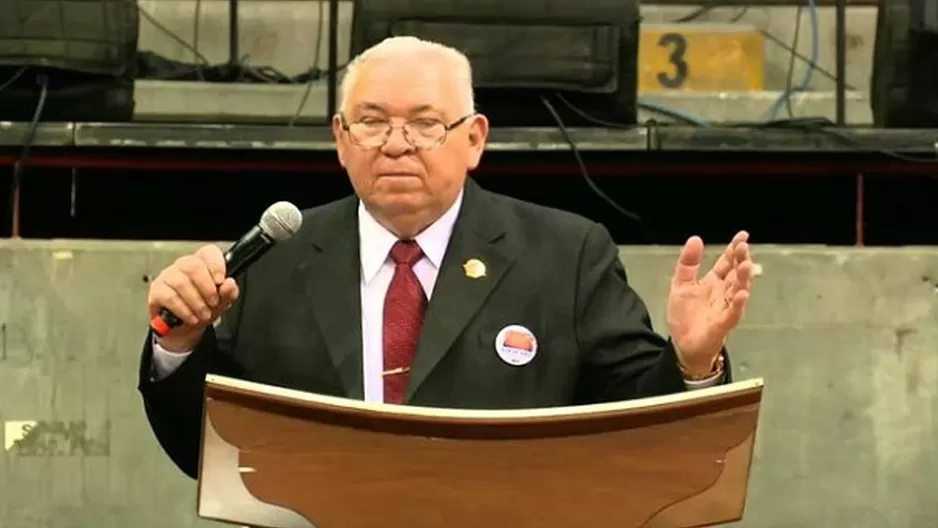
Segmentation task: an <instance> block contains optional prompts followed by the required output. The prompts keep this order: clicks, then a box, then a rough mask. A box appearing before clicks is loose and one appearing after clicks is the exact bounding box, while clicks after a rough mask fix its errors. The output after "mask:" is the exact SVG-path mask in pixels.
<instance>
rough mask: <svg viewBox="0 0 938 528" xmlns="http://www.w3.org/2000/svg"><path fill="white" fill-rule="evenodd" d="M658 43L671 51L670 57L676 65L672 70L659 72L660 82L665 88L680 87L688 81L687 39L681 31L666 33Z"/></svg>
mask: <svg viewBox="0 0 938 528" xmlns="http://www.w3.org/2000/svg"><path fill="white" fill-rule="evenodd" d="M658 45H659V46H661V47H663V48H667V49H668V50H669V51H670V55H668V59H669V61H670V63H671V65H672V66H673V67H674V69H673V71H672V72H669V73H664V72H659V73H658V82H659V83H661V86H664V87H665V88H680V87H681V86H682V85H683V84H684V82H685V81H687V74H688V73H689V69H690V67H689V66H688V65H687V60H686V55H687V39H686V38H684V35H681V34H680V33H665V34H664V35H661V38H659V39H658Z"/></svg>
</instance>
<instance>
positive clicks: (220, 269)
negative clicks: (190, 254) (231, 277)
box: [195, 244, 227, 285]
mask: <svg viewBox="0 0 938 528" xmlns="http://www.w3.org/2000/svg"><path fill="white" fill-rule="evenodd" d="M195 255H196V256H197V257H199V258H200V259H201V260H202V261H203V262H204V263H205V265H206V267H207V268H208V271H209V272H210V273H211V274H212V282H214V284H215V285H219V284H221V283H222V281H224V280H225V272H226V269H227V266H226V264H225V254H224V253H222V251H221V248H219V247H218V246H216V245H214V244H208V245H205V246H202V247H200V248H199V250H198V251H196V252H195Z"/></svg>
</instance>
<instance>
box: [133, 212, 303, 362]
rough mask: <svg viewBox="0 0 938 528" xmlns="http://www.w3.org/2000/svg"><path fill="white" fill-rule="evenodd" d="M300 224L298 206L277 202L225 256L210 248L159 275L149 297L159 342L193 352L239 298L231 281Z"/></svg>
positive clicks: (151, 325)
mask: <svg viewBox="0 0 938 528" xmlns="http://www.w3.org/2000/svg"><path fill="white" fill-rule="evenodd" d="M302 222H303V215H302V213H301V212H300V210H299V209H297V207H296V206H295V205H293V204H291V203H289V202H277V203H275V204H273V205H271V206H270V207H269V208H267V210H266V211H265V212H264V214H263V215H262V216H261V220H260V222H258V225H256V226H255V227H254V228H252V229H251V230H250V231H248V232H247V233H246V234H245V235H244V236H243V237H241V238H240V239H239V240H238V241H237V242H235V243H234V244H233V245H232V246H231V248H230V249H229V250H228V251H227V252H226V253H222V250H221V249H220V248H219V247H218V246H215V245H206V246H203V247H202V248H200V249H199V250H198V251H196V252H195V253H194V254H192V255H186V256H184V257H180V258H179V259H178V260H176V262H174V263H173V264H172V265H170V266H169V267H167V268H166V269H164V270H163V271H162V272H160V274H159V275H158V276H157V277H156V279H154V281H153V282H152V284H151V285H150V292H149V295H148V296H147V307H148V309H149V314H150V318H151V319H150V327H151V328H152V330H153V332H154V334H156V335H157V336H159V337H160V338H161V339H160V345H161V346H162V347H163V348H165V349H166V350H168V351H170V352H184V351H188V350H191V349H192V348H194V347H195V346H196V345H197V344H198V343H199V341H200V340H201V339H202V335H203V334H204V333H205V329H206V328H208V326H209V325H211V324H212V323H213V322H214V321H215V320H216V319H217V318H218V317H220V316H221V315H222V314H223V313H224V312H225V311H226V310H228V308H230V307H231V305H232V304H233V303H234V302H235V300H237V298H238V293H239V292H238V285H237V284H236V283H235V281H234V279H233V278H232V277H233V276H235V275H237V274H238V273H240V272H241V271H242V270H244V269H245V268H247V267H248V266H250V265H251V264H253V263H254V262H255V261H256V260H257V259H259V258H260V257H261V256H262V255H263V254H264V253H265V252H266V251H267V250H268V249H270V248H271V247H273V245H274V244H276V243H277V242H280V241H283V240H286V239H287V238H290V237H291V236H293V235H294V234H296V232H297V231H299V229H300V226H301V224H302Z"/></svg>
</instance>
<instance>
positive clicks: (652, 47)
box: [638, 23, 765, 92]
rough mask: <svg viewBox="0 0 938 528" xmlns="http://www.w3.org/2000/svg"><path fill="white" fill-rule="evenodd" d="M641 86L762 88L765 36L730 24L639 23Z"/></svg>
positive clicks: (656, 88)
mask: <svg viewBox="0 0 938 528" xmlns="http://www.w3.org/2000/svg"><path fill="white" fill-rule="evenodd" d="M638 75H639V79H638V90H639V91H640V92H664V91H687V92H724V91H741V92H754V91H761V90H762V89H763V85H764V77H765V38H764V37H763V36H762V34H761V33H759V32H758V31H757V30H755V29H754V28H752V27H750V26H736V25H733V24H693V23H691V24H643V26H642V33H641V37H640V39H639V54H638Z"/></svg>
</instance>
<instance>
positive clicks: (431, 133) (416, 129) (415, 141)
mask: <svg viewBox="0 0 938 528" xmlns="http://www.w3.org/2000/svg"><path fill="white" fill-rule="evenodd" d="M348 130H349V135H351V136H352V140H353V141H354V142H355V143H356V144H358V145H359V146H362V147H369V148H373V147H380V146H382V145H384V144H385V142H386V141H387V140H388V138H389V137H390V136H391V125H390V124H389V123H372V122H365V123H361V122H360V123H353V124H351V125H349V129H348ZM445 135H446V125H444V124H443V123H440V122H439V121H412V122H409V123H407V124H405V125H404V137H405V139H407V141H408V142H409V143H410V144H411V145H413V146H415V147H417V148H430V147H433V146H436V145H437V144H439V143H440V142H441V141H442V140H443V137H444V136H445Z"/></svg>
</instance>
